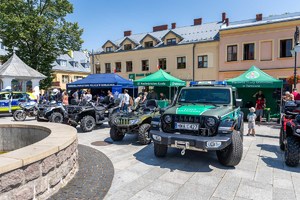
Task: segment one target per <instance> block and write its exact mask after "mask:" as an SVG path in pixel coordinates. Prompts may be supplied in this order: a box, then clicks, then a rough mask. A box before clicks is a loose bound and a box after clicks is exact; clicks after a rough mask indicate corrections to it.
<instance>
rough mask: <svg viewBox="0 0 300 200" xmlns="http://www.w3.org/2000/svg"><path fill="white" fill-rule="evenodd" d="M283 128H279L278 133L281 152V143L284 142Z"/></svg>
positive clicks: (282, 145)
mask: <svg viewBox="0 0 300 200" xmlns="http://www.w3.org/2000/svg"><path fill="white" fill-rule="evenodd" d="M283 133H284V132H283V127H281V128H280V132H279V147H280V149H281V150H282V151H284V150H285V145H284V143H283V141H284V135H283Z"/></svg>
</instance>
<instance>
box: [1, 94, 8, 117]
mask: <svg viewBox="0 0 300 200" xmlns="http://www.w3.org/2000/svg"><path fill="white" fill-rule="evenodd" d="M9 96H10V93H9V92H1V93H0V112H8V111H9V104H10V102H9Z"/></svg>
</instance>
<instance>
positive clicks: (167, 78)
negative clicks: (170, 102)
mask: <svg viewBox="0 0 300 200" xmlns="http://www.w3.org/2000/svg"><path fill="white" fill-rule="evenodd" d="M133 84H134V85H135V86H154V87H160V88H162V89H164V87H169V98H170V99H171V87H183V86H186V83H185V81H182V80H180V79H178V78H176V77H174V76H171V75H170V74H168V73H167V72H165V71H164V70H162V69H160V70H158V71H157V72H155V73H153V74H150V75H148V76H146V77H145V78H141V79H139V80H136V81H134V83H133ZM161 91H162V92H163V90H161ZM165 92H166V91H164V92H163V93H165ZM159 104H162V102H160V103H159ZM161 107H164V106H161Z"/></svg>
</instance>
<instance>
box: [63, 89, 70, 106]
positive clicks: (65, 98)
mask: <svg viewBox="0 0 300 200" xmlns="http://www.w3.org/2000/svg"><path fill="white" fill-rule="evenodd" d="M62 102H63V104H64V105H66V106H67V105H69V95H68V93H67V91H64V92H63V95H62Z"/></svg>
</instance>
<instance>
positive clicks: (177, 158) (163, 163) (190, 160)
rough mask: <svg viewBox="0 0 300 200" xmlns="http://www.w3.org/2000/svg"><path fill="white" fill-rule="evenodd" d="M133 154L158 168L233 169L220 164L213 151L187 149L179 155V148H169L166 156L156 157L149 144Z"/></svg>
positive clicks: (198, 170)
mask: <svg viewBox="0 0 300 200" xmlns="http://www.w3.org/2000/svg"><path fill="white" fill-rule="evenodd" d="M133 156H134V157H135V158H136V159H137V160H138V161H140V162H143V163H145V164H147V165H152V166H159V167H160V168H166V169H170V171H174V170H180V171H186V172H211V171H213V170H214V169H213V168H218V169H226V170H228V169H229V170H231V169H235V168H234V167H225V166H223V165H221V164H220V163H219V162H218V160H217V157H216V154H215V152H214V151H211V152H198V151H189V150H187V151H186V154H185V155H183V156H181V154H180V150H179V149H175V148H169V149H168V153H167V155H166V157H164V158H157V157H155V155H154V149H153V144H150V145H148V146H145V147H144V148H143V149H141V150H140V151H138V152H136V153H135V154H133Z"/></svg>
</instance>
